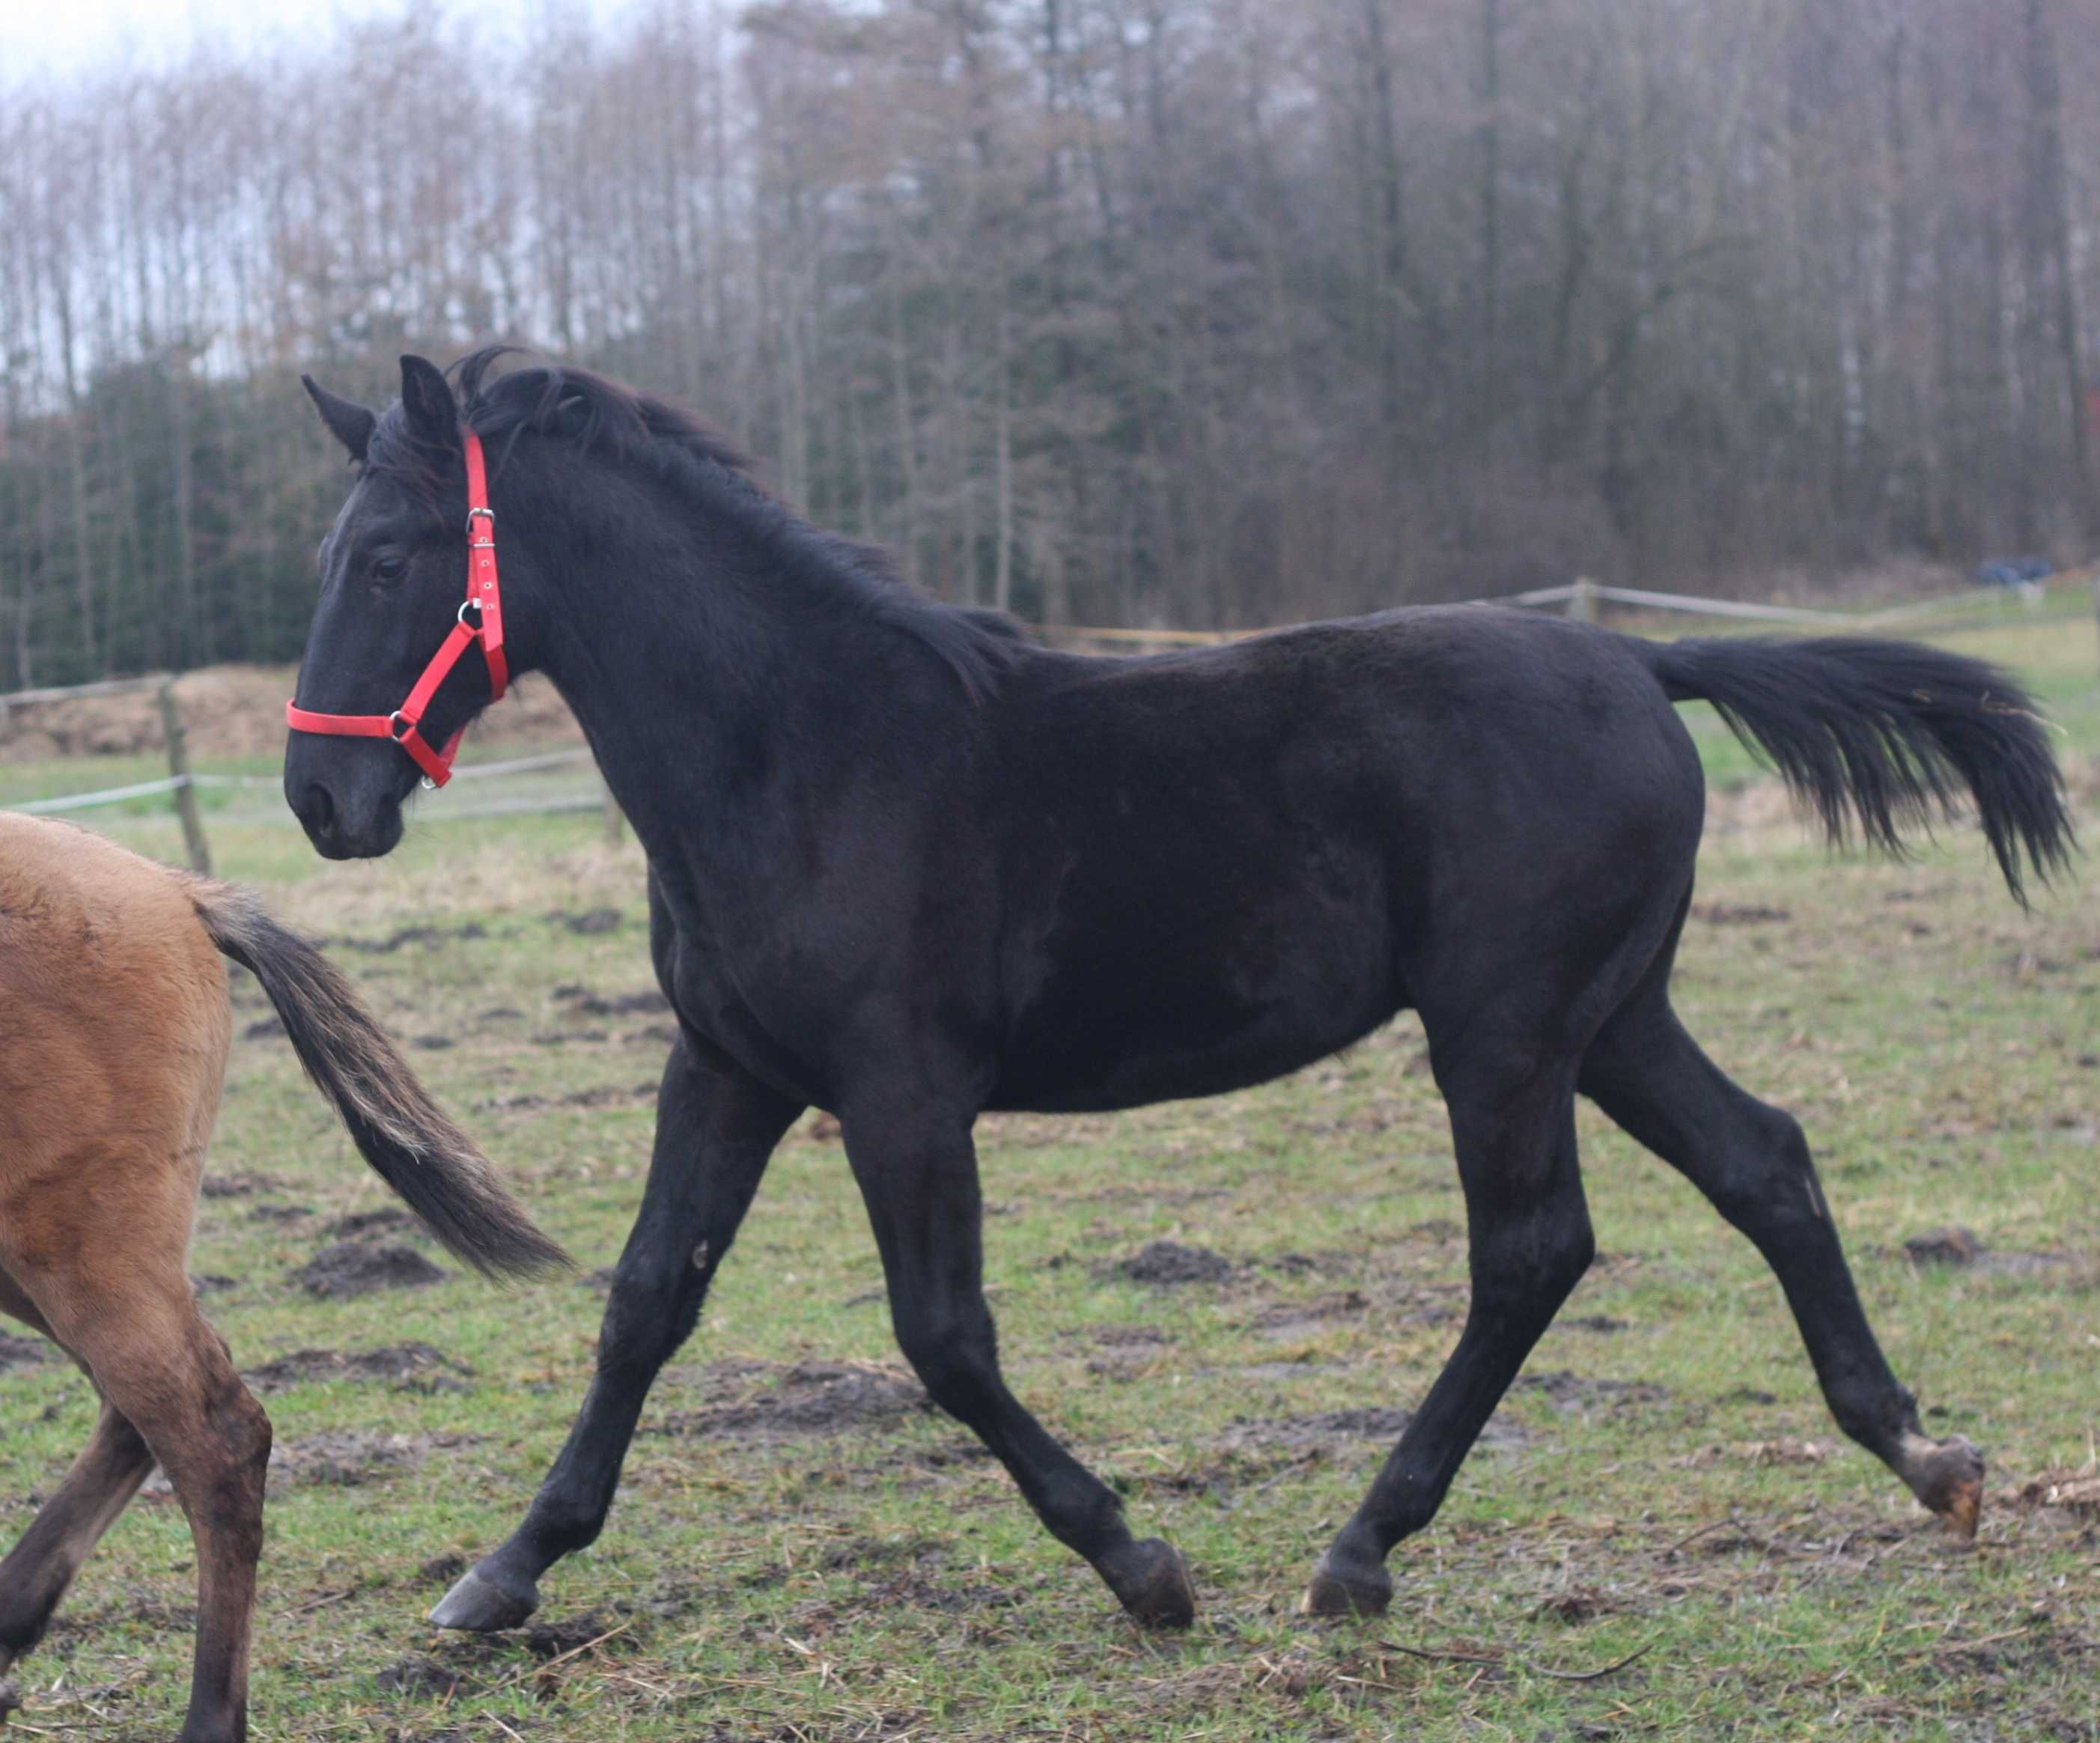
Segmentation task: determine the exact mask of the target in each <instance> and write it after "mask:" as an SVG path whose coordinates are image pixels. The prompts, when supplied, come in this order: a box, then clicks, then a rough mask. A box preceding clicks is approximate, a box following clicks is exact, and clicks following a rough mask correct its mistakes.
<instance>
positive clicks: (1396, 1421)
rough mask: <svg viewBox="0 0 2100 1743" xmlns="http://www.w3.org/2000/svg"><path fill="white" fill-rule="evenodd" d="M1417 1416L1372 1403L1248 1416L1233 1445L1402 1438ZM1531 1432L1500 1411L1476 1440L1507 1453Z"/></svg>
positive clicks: (1229, 1443) (1236, 1428)
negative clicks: (1355, 1407)
mask: <svg viewBox="0 0 2100 1743" xmlns="http://www.w3.org/2000/svg"><path fill="white" fill-rule="evenodd" d="M1413 1420H1414V1411H1412V1410H1401V1409H1398V1408H1396V1407H1393V1406H1385V1405H1372V1406H1369V1407H1366V1408H1363V1409H1358V1410H1321V1411H1318V1412H1317V1413H1315V1414H1312V1415H1310V1416H1267V1417H1260V1418H1256V1419H1253V1420H1247V1419H1242V1420H1240V1421H1238V1422H1235V1423H1232V1424H1231V1425H1230V1426H1229V1427H1227V1428H1226V1430H1225V1432H1224V1435H1223V1436H1221V1441H1222V1444H1223V1445H1225V1446H1226V1447H1228V1448H1233V1449H1237V1448H1264V1449H1273V1448H1279V1447H1280V1448H1283V1449H1286V1450H1290V1451H1294V1452H1302V1451H1307V1450H1313V1449H1317V1448H1320V1447H1326V1446H1332V1445H1335V1442H1337V1441H1396V1440H1398V1439H1399V1438H1400V1436H1401V1434H1402V1433H1404V1432H1405V1430H1406V1427H1407V1425H1408V1423H1410V1422H1412V1421H1413ZM1531 1438H1532V1436H1531V1432H1530V1431H1529V1429H1527V1428H1525V1427H1523V1426H1522V1425H1521V1424H1520V1423H1513V1422H1511V1421H1510V1420H1509V1419H1507V1418H1506V1417H1504V1416H1502V1415H1501V1414H1496V1415H1494V1416H1492V1417H1490V1418H1489V1419H1488V1425H1487V1427H1485V1428H1483V1429H1482V1430H1481V1431H1480V1438H1479V1439H1478V1440H1477V1441H1475V1442H1474V1443H1473V1444H1474V1446H1475V1447H1476V1449H1485V1450H1487V1451H1489V1452H1507V1451H1510V1450H1513V1449H1515V1448H1516V1447H1520V1446H1525V1445H1529V1444H1530V1441H1531Z"/></svg>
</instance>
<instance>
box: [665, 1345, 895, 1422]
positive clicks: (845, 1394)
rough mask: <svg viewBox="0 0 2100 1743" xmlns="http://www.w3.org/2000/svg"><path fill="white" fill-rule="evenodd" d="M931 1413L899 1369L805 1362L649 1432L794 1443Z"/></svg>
mask: <svg viewBox="0 0 2100 1743" xmlns="http://www.w3.org/2000/svg"><path fill="white" fill-rule="evenodd" d="M745 1371H748V1370H745ZM932 1410H933V1401H932V1400H931V1399H929V1397H927V1396H926V1389H925V1388H924V1387H923V1386H921V1385H920V1383H919V1382H918V1381H917V1380H916V1379H914V1378H913V1377H912V1376H911V1375H908V1374H906V1373H904V1372H902V1370H899V1369H897V1368H893V1367H889V1366H886V1365H884V1364H881V1363H878V1362H838V1363H833V1362H814V1361H806V1362H798V1363H796V1365H795V1366H793V1367H792V1368H788V1369H787V1370H785V1371H783V1372H781V1373H779V1375H776V1376H774V1378H773V1379H772V1380H771V1383H770V1384H769V1385H767V1386H766V1387H765V1388H763V1389H762V1390H759V1391H755V1392H748V1393H747V1394H746V1395H745V1396H744V1397H741V1398H739V1399H737V1400H735V1401H732V1402H730V1403H726V1404H714V1405H707V1406H706V1407H705V1408H704V1409H701V1410H680V1411H676V1412H674V1413H673V1414H671V1415H669V1416H667V1417H665V1418H664V1419H663V1421H662V1422H661V1423H659V1424H657V1425H656V1426H655V1429H654V1431H653V1432H655V1433H658V1434H672V1435H685V1436H708V1435H721V1436H727V1437H728V1438H730V1439H731V1440H740V1441H782V1440H793V1439H798V1438H800V1437H801V1436H806V1435H825V1434H838V1433H840V1432H844V1431H845V1430H846V1429H849V1428H858V1427H867V1425H869V1424H871V1423H883V1422H893V1421H896V1420H897V1419H900V1418H902V1417H906V1416H911V1415H915V1414H930V1413H931V1412H932Z"/></svg>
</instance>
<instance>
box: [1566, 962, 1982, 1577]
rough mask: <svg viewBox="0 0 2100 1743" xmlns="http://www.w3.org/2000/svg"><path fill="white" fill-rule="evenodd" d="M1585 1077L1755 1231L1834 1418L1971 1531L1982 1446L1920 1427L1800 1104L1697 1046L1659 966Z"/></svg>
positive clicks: (1934, 1506) (1638, 1133)
mask: <svg viewBox="0 0 2100 1743" xmlns="http://www.w3.org/2000/svg"><path fill="white" fill-rule="evenodd" d="M1582 1091H1583V1093H1584V1094H1586V1095H1587V1096H1589V1097H1591V1098H1592V1099H1594V1100H1595V1102H1596V1103H1597V1105H1599V1107H1601V1108H1602V1109H1603V1110H1604V1111H1605V1112H1606V1113H1607V1114H1610V1115H1611V1117H1612V1119H1614V1120H1616V1121H1617V1122H1618V1123H1619V1124H1620V1125H1621V1126H1623V1127H1625V1128H1626V1131H1627V1132H1630V1134H1631V1135H1632V1136H1634V1137H1635V1138H1637V1139H1638V1140H1639V1141H1640V1142H1641V1143H1643V1144H1644V1145H1647V1146H1648V1149H1652V1150H1653V1151H1654V1152H1655V1153H1656V1154H1657V1155H1658V1156H1660V1157H1661V1158H1662V1159H1663V1160H1664V1161H1665V1162H1667V1163H1670V1165H1671V1166H1672V1167H1675V1168H1677V1169H1678V1170H1679V1171H1680V1172H1683V1174H1684V1175H1685V1176H1687V1177H1688V1178H1689V1179H1690V1180H1691V1181H1692V1184H1693V1185H1696V1187H1698V1189H1700V1190H1701V1192H1703V1193H1705V1194H1706V1196H1707V1197H1708V1198H1710V1199H1711V1200H1712V1201H1713V1202H1714V1207H1715V1208H1716V1209H1717V1210H1718V1211H1720V1213H1721V1214H1722V1215H1723V1216H1725V1217H1727V1220H1729V1221H1730V1222H1732V1223H1733V1224H1734V1225H1736V1228H1738V1229H1741V1230H1742V1231H1743V1233H1745V1234H1746V1235H1748V1236H1749V1238H1750V1239H1751V1240H1752V1241H1753V1242H1755V1243H1756V1245H1757V1248H1758V1251H1759V1252H1761V1253H1762V1254H1763V1255H1764V1257H1765V1260H1766V1262H1767V1264H1770V1265H1771V1268H1772V1269H1773V1271H1774V1272H1775V1273H1777V1275H1778V1277H1779V1280H1780V1286H1781V1287H1782V1288H1783V1289H1784V1290H1785V1291H1786V1299H1787V1302H1788V1304H1789V1306H1790V1307H1792V1308H1793V1317H1794V1319H1795V1322H1797V1323H1798V1325H1799V1326H1800V1328H1801V1335H1802V1340H1803V1341H1804V1342H1805V1343H1806V1344H1807V1346H1808V1355H1809V1359H1810V1360H1811V1361H1812V1362H1813V1363H1814V1364H1815V1375H1816V1379H1818V1380H1819V1381H1820V1382H1821V1383H1822V1387H1823V1396H1824V1398H1825V1399H1826V1400H1827V1401H1829V1405H1830V1412H1831V1414H1832V1415H1833V1416H1834V1417H1836V1418H1837V1419H1838V1426H1839V1427H1841V1428H1842V1429H1843V1430H1844V1431H1845V1432H1846V1434H1848V1435H1850V1436H1851V1437H1852V1438H1853V1439H1854V1440H1855V1441H1858V1442H1859V1443H1860V1445H1862V1446H1864V1447H1865V1448H1866V1449H1867V1450H1868V1451H1869V1452H1871V1453H1873V1454H1874V1455H1875V1456H1876V1457H1877V1458H1880V1459H1882V1461H1883V1462H1884V1463H1886V1464H1887V1465H1888V1466H1889V1467H1890V1468H1891V1469H1892V1470H1894V1471H1895V1472H1896V1474H1897V1475H1898V1476H1900V1477H1902V1478H1903V1480H1904V1481H1905V1482H1906V1483H1908V1485H1910V1487H1911V1489H1912V1492H1913V1494H1916V1495H1917V1498H1918V1499H1919V1500H1920V1501H1921V1502H1923V1503H1925V1504H1926V1507H1930V1509H1931V1510H1932V1511H1934V1512H1935V1513H1938V1514H1939V1515H1941V1516H1943V1518H1945V1519H1946V1520H1948V1524H1949V1525H1952V1527H1953V1529H1955V1530H1957V1532H1959V1533H1961V1535H1963V1536H1965V1537H1969V1536H1973V1535H1974V1533H1975V1529H1976V1516H1977V1511H1978V1509H1979V1507H1980V1506H1981V1505H1982V1502H1983V1456H1982V1454H1979V1452H1978V1451H1977V1450H1976V1449H1975V1448H1974V1446H1972V1445H1970V1443H1969V1442H1968V1441H1965V1440H1963V1439H1962V1438H1961V1436H1954V1437H1953V1438H1952V1439H1949V1440H1946V1441H1933V1440H1930V1439H1928V1438H1927V1437H1926V1435H1925V1433H1924V1432H1923V1431H1922V1430H1921V1428H1920V1427H1919V1426H1918V1420H1917V1403H1916V1401H1914V1400H1913V1398H1912V1397H1911V1395H1910V1393H1909V1392H1907V1391H1906V1390H1905V1389H1904V1388H1903V1387H1902V1386H1901V1385H1900V1384H1899V1383H1898V1382H1897V1380H1896V1377H1895V1375H1894V1374H1892V1373H1891V1372H1890V1370H1889V1365H1888V1362H1887V1361H1886V1359H1885V1358H1884V1357H1882V1351H1881V1346H1880V1345H1879V1344H1877V1343H1876V1342H1875V1340H1874V1334H1873V1330H1872V1329H1871V1328H1870V1327H1869V1326H1868V1324H1867V1316H1866V1313H1865V1311H1864V1308H1861V1306H1860V1297H1859V1294H1858V1292H1857V1291H1855V1289H1854V1288H1853V1286H1852V1275H1851V1271H1850V1270H1848V1269H1846V1264H1845V1255H1844V1251H1843V1250H1842V1247H1841V1246H1840V1244H1839V1242H1838V1230H1837V1229H1836V1227H1835V1225H1833V1223H1832V1221H1831V1220H1830V1211H1829V1206H1828V1205H1827V1204H1826V1203H1825V1202H1824V1197H1823V1189H1822V1187H1821V1186H1820V1185H1819V1184H1818V1182H1817V1180H1816V1177H1815V1163H1814V1162H1813V1161H1811V1159H1810V1157H1809V1154H1808V1145H1807V1141H1805V1140H1804V1139H1803V1138H1802V1132H1801V1127H1799V1126H1798V1124H1796V1123H1795V1122H1794V1120H1793V1116H1792V1115H1790V1114H1786V1113H1784V1112H1782V1111H1781V1110H1779V1109H1777V1108H1774V1107H1768V1106H1767V1105H1765V1104H1764V1103H1763V1102H1762V1101H1758V1100H1757V1099H1756V1098H1755V1097H1752V1096H1750V1095H1749V1094H1747V1093H1746V1092H1745V1091H1743V1090H1742V1089H1741V1088H1739V1087H1738V1086H1737V1085H1736V1084H1735V1083H1732V1082H1731V1081H1730V1080H1729V1079H1728V1078H1727V1076H1726V1075H1725V1074H1723V1072H1722V1071H1721V1070H1720V1068H1719V1067H1718V1066H1715V1065H1714V1062H1713V1061H1711V1060H1710V1059H1708V1058H1707V1057H1706V1056H1705V1053H1703V1052H1701V1051H1700V1049H1699V1046H1698V1044H1697V1043H1696V1042H1695V1041H1694V1040H1693V1039H1692V1037H1691V1036H1690V1035H1687V1033H1686V1032H1685V1030H1684V1029H1683V1026H1682V1025H1681V1024H1680V1023H1679V1022H1678V1020H1677V1017H1676V1013H1674V1011H1672V1010H1671V1009H1670V1000H1669V997H1668V994H1667V991H1666V990H1665V985H1664V982H1663V980H1662V979H1661V977H1660V976H1657V977H1653V978H1652V979H1651V981H1650V982H1649V983H1648V986H1645V987H1643V991H1641V992H1640V994H1639V995H1637V996H1636V998H1635V999H1634V1000H1633V1001H1632V1002H1631V1003H1630V1004H1628V1005H1627V1006H1626V1008H1625V1009H1623V1010H1622V1011H1621V1012H1620V1013H1618V1014H1617V1015H1616V1016H1615V1017H1613V1018H1612V1021H1611V1022H1609V1023H1608V1024H1607V1025H1606V1026H1605V1027H1604V1030H1603V1031H1602V1033H1600V1034H1599V1036H1598V1038H1597V1039H1596V1041H1595V1044H1593V1045H1592V1046H1591V1048H1590V1052H1589V1054H1588V1056H1587V1057H1586V1059H1585V1060H1584V1061H1583V1066H1582Z"/></svg>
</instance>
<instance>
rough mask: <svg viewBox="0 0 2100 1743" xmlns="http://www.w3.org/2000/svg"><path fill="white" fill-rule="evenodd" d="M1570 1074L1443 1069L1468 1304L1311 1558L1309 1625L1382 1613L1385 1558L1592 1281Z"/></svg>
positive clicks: (1387, 1577)
mask: <svg viewBox="0 0 2100 1743" xmlns="http://www.w3.org/2000/svg"><path fill="white" fill-rule="evenodd" d="M1572 1078H1573V1072H1572V1070H1571V1069H1570V1068H1569V1067H1568V1066H1565V1065H1559V1066H1545V1067H1542V1068H1541V1067H1536V1066H1534V1067H1532V1068H1530V1069H1529V1070H1497V1069H1494V1068H1493V1067H1487V1068H1485V1069H1484V1068H1483V1067H1481V1066H1478V1065H1476V1064H1474V1063H1472V1062H1470V1061H1468V1062H1465V1063H1462V1064H1459V1065H1455V1066H1447V1065H1446V1064H1445V1062H1444V1061H1441V1060H1440V1061H1439V1063H1438V1079H1439V1082H1440V1085H1441V1087H1442V1088H1443V1091H1444V1095H1445V1101H1447V1102H1448V1103H1449V1107H1450V1110H1451V1134H1452V1138H1453V1141H1454V1148H1455V1149H1456V1152H1457V1155H1458V1176H1459V1180H1460V1183H1461V1184H1462V1186H1463V1187H1464V1189H1465V1194H1466V1212H1467V1222H1468V1225H1469V1230H1470V1240H1471V1255H1470V1256H1471V1272H1472V1286H1473V1287H1472V1304H1471V1307H1470V1308H1468V1309H1467V1314H1466V1327H1465V1330H1464V1331H1463V1332H1462V1333H1461V1334H1460V1335H1459V1339H1458V1348H1456V1349H1455V1350H1454V1351H1453V1352H1452V1353H1451V1357H1450V1360H1449V1361H1447V1362H1446V1363H1445V1365H1444V1370H1443V1372H1442V1373H1440V1375H1437V1377H1436V1383H1435V1384H1434V1385H1433V1386H1432V1387H1431V1388H1429V1396H1428V1397H1427V1398H1425V1399H1424V1400H1423V1403H1422V1408H1421V1409H1420V1410H1418V1411H1416V1412H1415V1414H1414V1417H1413V1419H1411V1420H1410V1422H1409V1423H1408V1425H1407V1427H1406V1430H1405V1432H1403V1433H1402V1434H1401V1437H1400V1444H1399V1445H1397V1446H1396V1447H1395V1448H1394V1450H1393V1452H1392V1456H1391V1457H1390V1458H1387V1460H1386V1463H1385V1467H1384V1468H1383V1470H1382V1471H1380V1472H1379V1475H1378V1479H1377V1480H1376V1481H1375V1482H1374V1483H1373V1484H1372V1485H1371V1489H1370V1494H1368V1495H1367V1496H1365V1498H1364V1503H1363V1505H1362V1506H1361V1507H1358V1508H1357V1511H1356V1514H1355V1516H1354V1517H1352V1519H1351V1520H1349V1522H1348V1524H1347V1525H1344V1526H1343V1528H1342V1529H1341V1531H1340V1533H1339V1534H1338V1535H1337V1536H1336V1537H1335V1541H1334V1542H1333V1544H1332V1545H1331V1546H1330V1547H1329V1548H1328V1550H1327V1552H1326V1554H1325V1555H1322V1556H1321V1558H1320V1565H1319V1567H1318V1568H1317V1569H1316V1570H1315V1571H1314V1573H1313V1575H1312V1583H1311V1585H1310V1586H1308V1588H1307V1590H1306V1593H1305V1600H1304V1608H1306V1609H1307V1610H1308V1612H1310V1613H1312V1614H1314V1615H1316V1616H1343V1615H1348V1614H1351V1613H1356V1614H1359V1615H1365V1616H1379V1615H1383V1613H1385V1609H1386V1607H1387V1604H1390V1603H1391V1602H1392V1575H1391V1574H1389V1573H1387V1571H1386V1568H1385V1559H1386V1557H1387V1555H1388V1554H1390V1553H1391V1552H1392V1547H1393V1546H1394V1545H1395V1544H1396V1543H1397V1542H1400V1540H1401V1538H1405V1537H1408V1536H1410V1535H1411V1534H1412V1533H1415V1532H1417V1531H1419V1530H1421V1529H1422V1528H1423V1526H1424V1525H1427V1524H1428V1523H1429V1521H1430V1520H1432V1518H1434V1517H1435V1516H1436V1509H1437V1508H1438V1507H1439V1506H1440V1505H1441V1504H1442V1502H1443V1499H1444V1494H1445V1490H1446V1489H1449V1487H1450V1486H1451V1480H1452V1478H1453V1477H1454V1476H1457V1475H1458V1467H1459V1465H1460V1464H1461V1463H1463V1461H1464V1459H1465V1457H1466V1454H1467V1451H1468V1450H1470V1449H1471V1446H1472V1444H1473V1441H1474V1440H1475V1438H1476V1436H1478V1435H1479V1434H1480V1430H1481V1429H1482V1428H1484V1427H1486V1426H1487V1421H1488V1419H1489V1416H1491V1415H1493V1414H1494V1409H1495V1406H1496V1405H1497V1404H1498V1403H1500V1402H1501V1401H1502V1394H1503V1393H1504V1392H1507V1390H1508V1389H1509V1385H1510V1383H1511V1381H1512V1380H1514V1379H1515V1378H1516V1375H1517V1370H1519V1369H1520V1368H1521V1367H1522V1366H1524V1357H1526V1356H1528V1355H1529V1354H1530V1352H1531V1347H1532V1345H1533V1344H1536V1343H1537V1341H1538V1339H1539V1336H1540V1335H1541V1334H1542V1333H1543V1332H1544V1331H1545V1330H1546V1326H1548V1325H1549V1324H1551V1322H1552V1319H1553V1316H1554V1315H1555V1313H1558V1312H1559V1311H1560V1304H1561V1303H1562V1302H1563V1301H1564V1300H1567V1299H1568V1293H1569V1291H1572V1290H1573V1288H1574V1287H1575V1285H1576V1284H1577V1282H1580V1281H1581V1279H1582V1273H1584V1272H1585V1271H1586V1270H1587V1269H1589V1265H1590V1259H1591V1258H1592V1257H1593V1256H1594V1255H1595V1242H1594V1240H1593V1238H1592V1237H1591V1234H1590V1213H1589V1210H1588V1207H1587V1206H1586V1204H1585V1203H1584V1202H1583V1198H1582V1176H1581V1174H1580V1172H1579V1170H1578V1169H1577V1163H1576V1156H1575V1118H1574V1087H1573V1082H1572Z"/></svg>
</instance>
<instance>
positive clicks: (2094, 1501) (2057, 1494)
mask: <svg viewBox="0 0 2100 1743" xmlns="http://www.w3.org/2000/svg"><path fill="white" fill-rule="evenodd" d="M1994 1499H1996V1501H1997V1502H1998V1503H1999V1504H2000V1505H2001V1506H2004V1507H2063V1508H2064V1509H2065V1510H2066V1511H2068V1512H2070V1513H2071V1514H2072V1515H2074V1516H2076V1517H2077V1518H2080V1519H2100V1471H2091V1470H2087V1471H2075V1472H2048V1473H2045V1474H2044V1475H2042V1476H2037V1477H2033V1478H2031V1479H2030V1480H2028V1481H2027V1482H2025V1483H2023V1484H2022V1485H2019V1487H2018V1488H2017V1489H2001V1490H2000V1491H1999V1493H1998V1494H1997V1495H1996V1496H1995V1497H1994Z"/></svg>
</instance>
